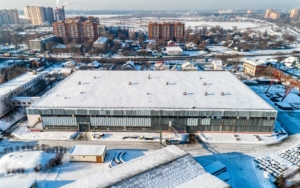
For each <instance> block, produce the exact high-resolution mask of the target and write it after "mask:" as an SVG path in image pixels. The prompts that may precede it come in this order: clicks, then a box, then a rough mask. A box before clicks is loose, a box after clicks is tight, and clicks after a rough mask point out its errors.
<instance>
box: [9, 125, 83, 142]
mask: <svg viewBox="0 0 300 188" xmlns="http://www.w3.org/2000/svg"><path fill="white" fill-rule="evenodd" d="M78 134H79V133H78V132H61V131H57V132H32V131H30V129H29V128H27V124H23V125H22V126H20V127H19V128H18V129H16V130H15V131H14V132H13V133H12V135H13V136H15V137H17V138H18V139H21V140H71V139H73V138H75V137H76V136H77V135H78Z"/></svg>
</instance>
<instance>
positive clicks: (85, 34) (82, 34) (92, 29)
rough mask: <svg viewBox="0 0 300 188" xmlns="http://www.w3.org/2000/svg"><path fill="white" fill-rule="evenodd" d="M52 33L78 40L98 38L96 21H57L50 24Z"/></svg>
mask: <svg viewBox="0 0 300 188" xmlns="http://www.w3.org/2000/svg"><path fill="white" fill-rule="evenodd" d="M52 26H53V33H54V34H55V35H56V36H57V37H61V38H68V39H70V40H76V41H78V42H81V41H84V40H96V39H97V38H98V36H99V35H98V28H97V26H98V25H97V23H95V22H91V21H89V20H88V21H85V22H81V21H79V20H73V21H72V22H65V21H58V22H55V23H53V24H52Z"/></svg>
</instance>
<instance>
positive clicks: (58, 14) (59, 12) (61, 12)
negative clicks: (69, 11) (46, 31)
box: [55, 6, 66, 21]
mask: <svg viewBox="0 0 300 188" xmlns="http://www.w3.org/2000/svg"><path fill="white" fill-rule="evenodd" d="M55 19H56V21H64V20H66V14H65V7H64V6H62V7H61V8H56V9H55Z"/></svg>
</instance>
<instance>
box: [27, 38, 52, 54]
mask: <svg viewBox="0 0 300 188" xmlns="http://www.w3.org/2000/svg"><path fill="white" fill-rule="evenodd" d="M55 41H56V36H55V35H49V36H44V37H41V38H37V39H34V40H30V41H29V48H30V49H32V50H33V49H34V50H39V51H45V50H46V44H47V43H49V42H55Z"/></svg>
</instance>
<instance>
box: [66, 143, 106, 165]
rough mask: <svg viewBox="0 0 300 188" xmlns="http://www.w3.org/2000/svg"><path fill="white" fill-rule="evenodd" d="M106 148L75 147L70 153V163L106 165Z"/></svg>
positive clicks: (91, 146)
mask: <svg viewBox="0 0 300 188" xmlns="http://www.w3.org/2000/svg"><path fill="white" fill-rule="evenodd" d="M105 155H106V146H104V145H75V146H73V148H72V149H71V151H70V161H73V162H94V163H104V160H105Z"/></svg>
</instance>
